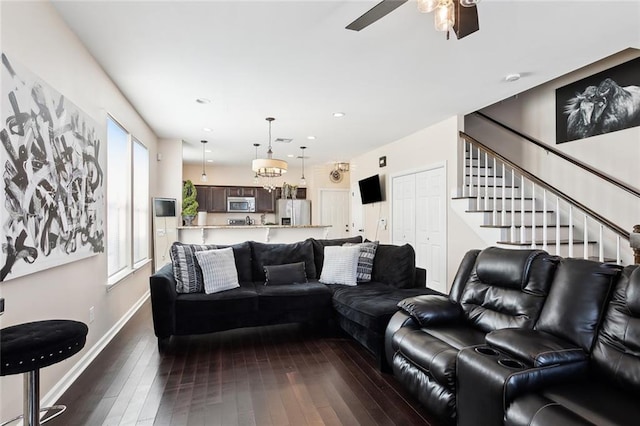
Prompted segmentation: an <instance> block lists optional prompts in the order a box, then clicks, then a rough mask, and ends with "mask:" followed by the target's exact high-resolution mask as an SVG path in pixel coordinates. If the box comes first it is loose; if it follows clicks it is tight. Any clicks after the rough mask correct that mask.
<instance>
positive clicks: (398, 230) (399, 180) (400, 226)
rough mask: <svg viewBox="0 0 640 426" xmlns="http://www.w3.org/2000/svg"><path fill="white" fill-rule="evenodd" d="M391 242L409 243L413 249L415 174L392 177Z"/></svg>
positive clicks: (398, 243)
mask: <svg viewBox="0 0 640 426" xmlns="http://www.w3.org/2000/svg"><path fill="white" fill-rule="evenodd" d="M392 191H393V213H392V214H393V223H392V229H393V240H392V242H393V244H397V245H402V244H407V243H408V244H411V245H412V246H413V247H414V249H415V226H416V216H415V215H416V194H415V192H416V177H415V174H409V175H404V176H398V177H395V178H393V182H392Z"/></svg>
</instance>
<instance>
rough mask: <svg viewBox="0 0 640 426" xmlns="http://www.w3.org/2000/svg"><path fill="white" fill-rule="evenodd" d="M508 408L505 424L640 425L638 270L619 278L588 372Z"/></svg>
mask: <svg viewBox="0 0 640 426" xmlns="http://www.w3.org/2000/svg"><path fill="white" fill-rule="evenodd" d="M529 386H531V387H533V388H537V389H536V390H534V391H533V392H530V393H528V394H526V395H523V396H521V397H518V398H516V399H515V400H514V401H513V402H512V403H511V404H509V406H508V407H507V411H506V415H505V423H506V425H508V426H519V425H531V426H542V425H593V424H596V425H637V424H639V423H640V404H639V401H640V268H639V267H638V265H633V266H628V267H626V268H625V269H624V270H623V271H622V274H621V276H620V278H619V279H618V281H617V283H616V285H615V287H614V289H613V294H612V297H611V300H610V302H609V303H608V305H607V307H606V312H605V314H604V320H603V322H602V325H601V327H600V328H599V330H598V333H597V335H596V339H595V344H594V346H593V349H592V351H591V356H590V357H589V361H588V364H587V371H586V374H581V375H576V376H574V377H573V379H572V380H566V379H565V380H563V381H562V382H561V383H556V384H552V385H549V383H544V380H543V383H540V382H539V381H532V382H531V383H529Z"/></svg>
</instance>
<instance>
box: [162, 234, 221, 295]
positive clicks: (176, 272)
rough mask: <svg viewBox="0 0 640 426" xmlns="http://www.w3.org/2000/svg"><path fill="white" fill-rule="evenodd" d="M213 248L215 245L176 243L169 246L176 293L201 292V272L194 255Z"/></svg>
mask: <svg viewBox="0 0 640 426" xmlns="http://www.w3.org/2000/svg"><path fill="white" fill-rule="evenodd" d="M215 248H217V246H216V245H215V244H208V245H202V244H183V243H181V242H178V241H176V242H174V243H173V244H171V249H170V250H169V256H170V257H171V264H172V266H173V276H174V278H175V279H176V291H177V292H178V293H200V292H202V284H203V282H202V272H201V271H200V267H199V266H198V262H197V260H196V258H195V256H194V253H195V252H196V251H203V250H212V249H215Z"/></svg>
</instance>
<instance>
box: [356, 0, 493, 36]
mask: <svg viewBox="0 0 640 426" xmlns="http://www.w3.org/2000/svg"><path fill="white" fill-rule="evenodd" d="M479 1H480V0H418V10H420V11H421V12H423V13H427V12H431V11H435V14H436V16H435V24H436V29H437V30H439V31H446V32H447V39H448V38H449V30H451V29H452V30H453V32H454V33H455V34H456V37H457V38H458V39H461V38H463V37H466V36H468V35H469V34H472V33H474V32H476V31H478V30H479V29H480V27H479V25H478V9H477V7H476V3H478V2H479ZM406 2H407V0H382V1H381V2H380V3H378V4H377V5H375V6H374V7H372V8H371V9H370V10H369V11H367V12H366V13H365V14H364V15H362V16H360V17H359V18H358V19H356V20H355V21H353V22H352V23H350V24H349V25H347V27H346V28H347V29H348V30H353V31H360V30H362V29H364V28H366V27H368V26H369V25H371V24H373V23H374V22H376V21H377V20H378V19H381V18H383V17H385V16H386V15H388V14H389V13H391V12H393V11H394V10H396V9H397V8H398V7H400V6H402V5H403V4H404V3H406Z"/></svg>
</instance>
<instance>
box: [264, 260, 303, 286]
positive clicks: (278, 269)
mask: <svg viewBox="0 0 640 426" xmlns="http://www.w3.org/2000/svg"><path fill="white" fill-rule="evenodd" d="M264 275H265V277H266V278H265V281H264V285H275V284H295V283H306V282H307V273H306V272H305V270H304V262H296V263H287V264H285V265H268V266H265V267H264Z"/></svg>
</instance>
